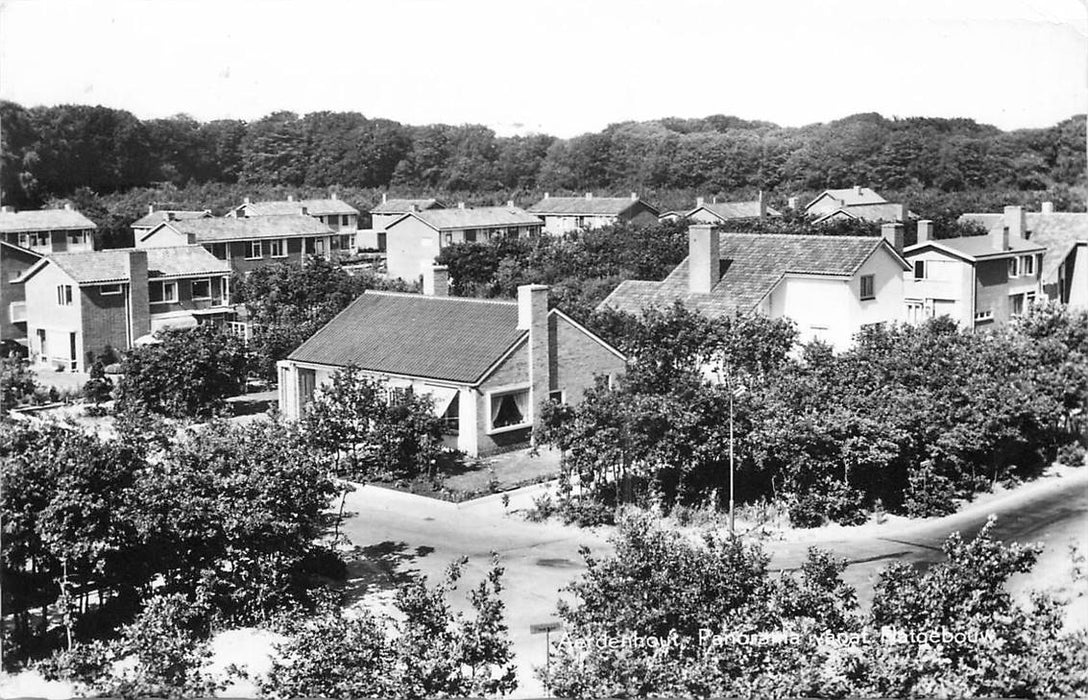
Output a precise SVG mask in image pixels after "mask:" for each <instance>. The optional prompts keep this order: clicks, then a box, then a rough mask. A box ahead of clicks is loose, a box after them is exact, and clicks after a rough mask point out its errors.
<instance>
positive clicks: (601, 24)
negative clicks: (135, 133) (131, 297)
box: [0, 0, 1088, 136]
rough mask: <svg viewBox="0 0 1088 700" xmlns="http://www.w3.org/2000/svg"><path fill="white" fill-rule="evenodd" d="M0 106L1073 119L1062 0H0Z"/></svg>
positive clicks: (423, 116) (1073, 86) (492, 118)
mask: <svg viewBox="0 0 1088 700" xmlns="http://www.w3.org/2000/svg"><path fill="white" fill-rule="evenodd" d="M0 98H4V99H10V100H14V101H16V102H19V103H21V104H23V105H25V106H32V105H39V104H47V105H51V104H60V103H83V104H103V105H108V106H111V107H118V108H124V109H128V110H130V111H132V112H133V113H135V114H136V115H137V116H139V117H142V118H149V117H163V116H169V115H172V114H177V113H180V112H184V113H187V114H191V115H192V116H194V117H196V118H198V119H201V120H207V119H214V118H220V117H234V118H241V119H255V118H258V117H261V116H263V115H265V114H268V113H270V112H272V111H275V110H279V109H289V110H292V111H295V112H298V113H300V114H304V113H306V112H312V111H317V110H333V111H344V110H354V111H359V112H362V113H363V114H366V115H367V116H370V117H387V118H391V119H396V120H398V121H402V122H406V123H410V124H425V123H433V122H445V123H451V124H460V123H482V124H488V125H490V126H492V127H493V128H495V129H496V130H497V131H498V132H499V133H500V134H502V133H510V132H512V131H515V130H517V131H527V130H529V131H542V132H546V133H552V134H556V135H559V136H571V135H574V134H578V133H582V132H585V131H595V130H599V129H601V128H603V127H604V126H605V125H607V124H609V123H611V122H617V121H625V120H643V119H653V118H657V117H663V116H680V117H701V116H707V115H710V114H731V115H737V116H740V117H744V118H749V119H764V120H768V121H772V122H775V123H778V124H782V125H788V126H798V125H802V124H808V123H812V122H816V121H828V120H831V119H837V118H840V117H844V116H846V115H849V114H854V113H857V112H880V113H881V114H883V115H884V116H886V117H892V116H898V117H906V116H935V117H969V118H973V119H976V120H978V121H980V122H984V123H990V124H996V125H997V126H999V127H1001V128H1004V129H1012V128H1019V127H1038V126H1049V125H1052V124H1054V123H1056V122H1058V121H1060V120H1061V119H1064V118H1066V117H1069V116H1071V115H1073V114H1076V113H1082V112H1085V111H1088V11H1086V8H1085V4H1084V0H977V1H976V0H819V1H818V2H817V1H814V0H813V1H809V0H745V1H744V2H736V1H735V0H730V1H725V0H718V1H710V0H547V1H542V0H516V1H515V0H356V1H355V2H347V1H346V0H310V1H308V2H298V1H297V0H260V1H257V0H155V1H154V2H152V1H151V0H93V2H92V1H82V0H6V1H0Z"/></svg>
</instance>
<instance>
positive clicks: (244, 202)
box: [242, 197, 252, 204]
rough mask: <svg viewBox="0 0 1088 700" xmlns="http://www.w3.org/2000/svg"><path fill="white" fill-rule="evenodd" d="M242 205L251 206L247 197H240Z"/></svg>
mask: <svg viewBox="0 0 1088 700" xmlns="http://www.w3.org/2000/svg"><path fill="white" fill-rule="evenodd" d="M242 204H252V202H250V201H249V197H242Z"/></svg>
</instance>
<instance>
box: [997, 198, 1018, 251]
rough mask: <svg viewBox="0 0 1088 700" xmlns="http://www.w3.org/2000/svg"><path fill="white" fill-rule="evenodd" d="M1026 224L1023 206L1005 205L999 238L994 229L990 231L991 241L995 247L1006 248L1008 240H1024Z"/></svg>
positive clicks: (1007, 247)
mask: <svg viewBox="0 0 1088 700" xmlns="http://www.w3.org/2000/svg"><path fill="white" fill-rule="evenodd" d="M1026 229H1027V225H1026V221H1025V216H1024V208H1023V207H1020V206H1009V207H1005V217H1004V221H1003V226H1001V231H1000V239H999V238H998V233H997V232H996V231H991V233H990V235H991V241H992V243H993V246H994V247H995V248H998V246H999V245H1000V248H998V249H999V250H1008V249H1009V241H1010V240H1020V241H1022V240H1025V236H1024V233H1025V232H1026Z"/></svg>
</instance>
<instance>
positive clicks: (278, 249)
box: [258, 238, 287, 258]
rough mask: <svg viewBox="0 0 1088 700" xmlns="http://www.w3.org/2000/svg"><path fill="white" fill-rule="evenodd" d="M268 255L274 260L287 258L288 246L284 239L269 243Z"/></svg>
mask: <svg viewBox="0 0 1088 700" xmlns="http://www.w3.org/2000/svg"><path fill="white" fill-rule="evenodd" d="M268 254H269V255H271V256H272V257H273V258H286V257H287V246H286V245H285V244H284V241H283V239H282V238H278V239H276V240H272V241H269V242H268ZM258 257H260V256H258Z"/></svg>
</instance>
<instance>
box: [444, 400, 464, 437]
mask: <svg viewBox="0 0 1088 700" xmlns="http://www.w3.org/2000/svg"><path fill="white" fill-rule="evenodd" d="M458 398H459V396H458V395H457V394H454V397H453V400H452V401H450V405H449V407H447V408H446V412H445V413H443V414H442V434H443V435H457V434H458V433H459V432H460V428H461V402H460V401H458Z"/></svg>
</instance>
